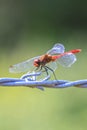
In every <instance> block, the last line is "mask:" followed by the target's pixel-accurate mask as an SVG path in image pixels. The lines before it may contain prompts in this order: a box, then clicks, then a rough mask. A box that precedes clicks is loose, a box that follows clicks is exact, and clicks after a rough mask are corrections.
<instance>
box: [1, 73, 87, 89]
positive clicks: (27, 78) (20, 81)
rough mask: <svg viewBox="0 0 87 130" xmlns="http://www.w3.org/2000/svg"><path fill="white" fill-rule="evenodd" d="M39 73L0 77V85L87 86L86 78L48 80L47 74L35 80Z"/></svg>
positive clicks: (41, 86) (31, 86) (38, 86)
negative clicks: (18, 76) (17, 76)
mask: <svg viewBox="0 0 87 130" xmlns="http://www.w3.org/2000/svg"><path fill="white" fill-rule="evenodd" d="M39 75H41V73H40V72H38V73H27V74H25V75H23V76H22V77H20V78H8V77H5V78H0V86H5V87H6V86H7V87H23V86H24V87H30V88H38V89H41V90H44V88H67V87H72V86H73V87H78V88H87V79H83V80H76V81H69V80H50V75H48V76H47V77H46V78H44V79H43V80H37V79H36V78H37V77H38V76H39Z"/></svg>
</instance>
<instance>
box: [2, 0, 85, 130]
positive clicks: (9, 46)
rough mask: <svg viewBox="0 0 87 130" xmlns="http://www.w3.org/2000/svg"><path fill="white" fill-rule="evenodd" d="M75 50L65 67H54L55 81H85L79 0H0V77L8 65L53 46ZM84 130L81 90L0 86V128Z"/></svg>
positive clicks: (5, 74) (82, 13) (82, 3)
mask: <svg viewBox="0 0 87 130" xmlns="http://www.w3.org/2000/svg"><path fill="white" fill-rule="evenodd" d="M57 42H59V43H63V44H64V46H65V47H66V50H69V49H76V48H81V49H82V52H81V53H79V54H77V62H76V63H75V64H74V65H73V66H72V67H71V68H63V67H61V66H59V68H58V69H57V71H56V75H57V77H58V79H67V80H78V79H86V78H87V73H86V69H87V2H86V1H85V0H83V1H79V0H77V1H76V0H43V1H42V0H37V1H35V0H32V1H31V0H0V61H1V62H0V77H20V76H21V75H22V74H10V73H9V71H8V68H9V66H10V65H12V64H15V63H18V62H21V61H23V60H26V59H29V58H31V57H34V56H37V55H41V54H44V53H45V52H46V51H47V50H49V49H50V48H52V46H53V45H54V43H57ZM58 129H59V130H87V89H81V88H80V89H79V88H74V87H73V88H67V89H46V91H44V92H43V91H40V90H38V89H31V88H24V87H18V88H16V87H15V88H14V87H10V88H9V87H8V88H6V87H0V130H58Z"/></svg>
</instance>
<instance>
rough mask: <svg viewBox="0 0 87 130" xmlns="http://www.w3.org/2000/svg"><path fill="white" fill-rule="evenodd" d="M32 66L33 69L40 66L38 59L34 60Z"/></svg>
mask: <svg viewBox="0 0 87 130" xmlns="http://www.w3.org/2000/svg"><path fill="white" fill-rule="evenodd" d="M34 66H35V67H39V66H40V60H39V59H36V60H34Z"/></svg>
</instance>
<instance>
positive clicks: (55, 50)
mask: <svg viewBox="0 0 87 130" xmlns="http://www.w3.org/2000/svg"><path fill="white" fill-rule="evenodd" d="M64 51H65V47H64V46H63V45H62V44H60V43H56V44H55V45H54V46H53V48H52V49H50V50H48V52H47V54H50V55H55V54H61V53H64Z"/></svg>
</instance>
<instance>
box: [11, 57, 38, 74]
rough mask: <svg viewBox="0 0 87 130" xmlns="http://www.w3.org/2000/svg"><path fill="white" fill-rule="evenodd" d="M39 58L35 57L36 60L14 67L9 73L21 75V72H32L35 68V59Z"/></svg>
mask: <svg viewBox="0 0 87 130" xmlns="http://www.w3.org/2000/svg"><path fill="white" fill-rule="evenodd" d="M39 57H40V56H38V57H34V58H31V59H29V60H26V61H24V62H21V63H18V64H15V65H12V66H10V68H9V72H11V73H21V72H27V71H32V70H33V69H34V67H35V66H34V65H33V62H34V60H35V59H38V58H39Z"/></svg>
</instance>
